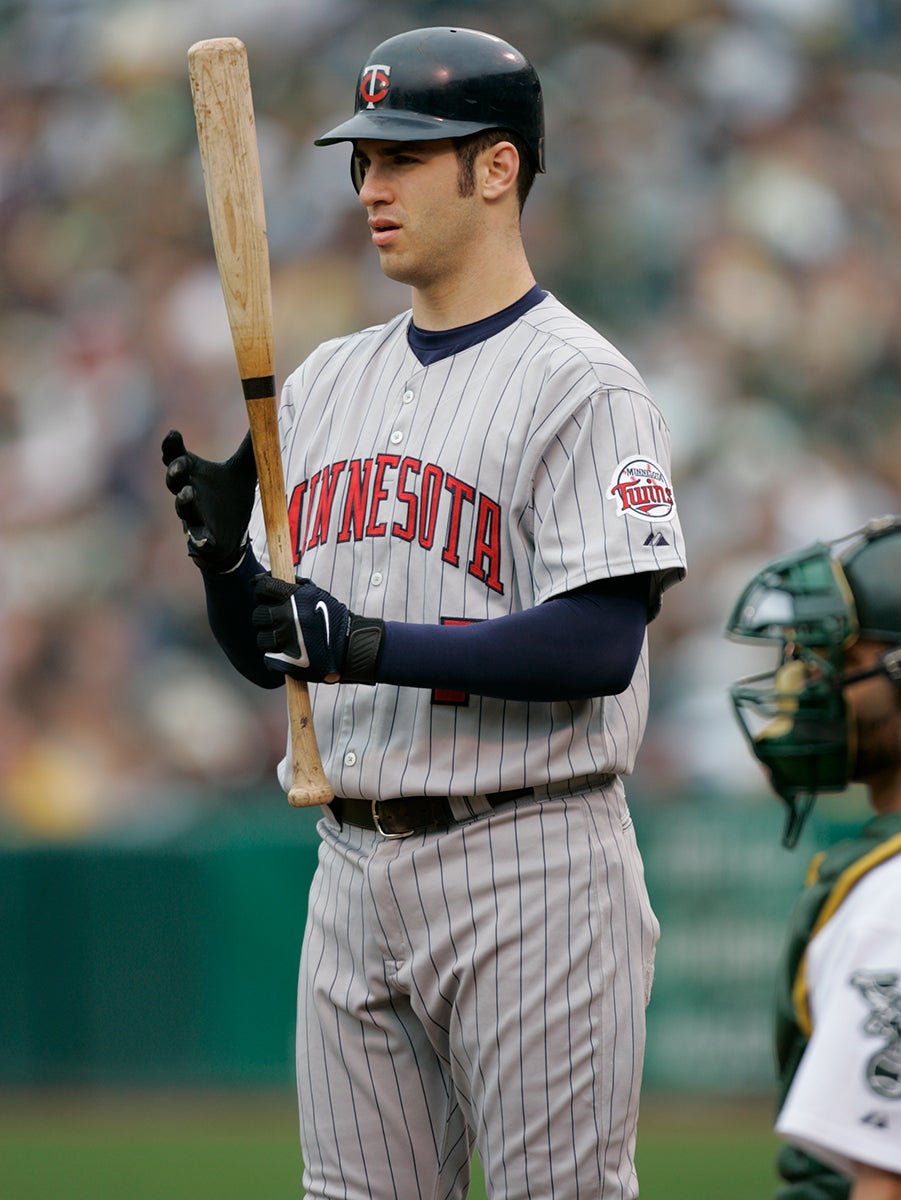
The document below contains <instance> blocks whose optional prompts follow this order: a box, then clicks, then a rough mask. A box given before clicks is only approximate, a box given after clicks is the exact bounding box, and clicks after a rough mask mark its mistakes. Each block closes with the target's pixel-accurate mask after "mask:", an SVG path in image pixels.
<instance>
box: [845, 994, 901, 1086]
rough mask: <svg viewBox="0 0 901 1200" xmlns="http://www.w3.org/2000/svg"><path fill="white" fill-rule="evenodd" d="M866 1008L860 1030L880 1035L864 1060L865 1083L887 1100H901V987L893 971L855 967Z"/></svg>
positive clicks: (874, 1035)
mask: <svg viewBox="0 0 901 1200" xmlns="http://www.w3.org/2000/svg"><path fill="white" fill-rule="evenodd" d="M850 982H851V985H852V987H856V988H857V990H858V991H859V992H860V994H861V996H863V998H864V1000H865V1001H866V1003H867V1005H868V1007H869V1012H868V1013H867V1016H866V1019H865V1020H864V1022H863V1031H864V1033H866V1034H869V1035H870V1036H871V1037H878V1038H881V1039H882V1043H883V1044H882V1046H880V1048H879V1049H878V1050H877V1051H876V1053H875V1054H874V1055H873V1057H872V1058H871V1059H870V1061H869V1062H868V1063H867V1083H868V1084H869V1085H870V1087H871V1088H872V1090H873V1091H874V1092H876V1094H877V1095H879V1096H884V1097H885V1098H886V1099H887V1100H901V988H899V986H898V976H897V974H896V972H894V971H881V972H880V971H857V972H855V973H854V974H853V975H852V976H851V980H850Z"/></svg>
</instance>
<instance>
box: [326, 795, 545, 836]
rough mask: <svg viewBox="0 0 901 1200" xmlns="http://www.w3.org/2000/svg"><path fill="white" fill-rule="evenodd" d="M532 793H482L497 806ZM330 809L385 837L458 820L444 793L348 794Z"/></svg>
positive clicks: (343, 821)
mask: <svg viewBox="0 0 901 1200" xmlns="http://www.w3.org/2000/svg"><path fill="white" fill-rule="evenodd" d="M533 792H534V789H533V788H518V789H517V790H515V791H511V792H486V793H483V794H484V796H485V799H486V800H487V801H488V803H489V804H490V805H491V807H492V808H498V807H500V805H501V804H506V803H507V801H509V800H520V799H522V797H524V796H531V795H532V794H533ZM329 808H330V809H331V810H332V813H333V815H334V816H335V818H336V820H337V821H338V823H339V824H341V825H345V824H347V825H356V826H357V827H358V828H359V829H374V830H375V831H376V833H380V834H381V835H382V836H383V837H387V838H402V837H409V835H410V834H411V833H428V832H429V831H430V830H433V829H447V828H448V827H449V826H451V825H456V824H457V823H458V818H457V817H455V816H454V813H453V810H452V809H451V803H450V799H449V798H448V797H447V796H401V797H398V798H397V799H394V800H352V799H349V798H348V797H347V796H336V797H335V798H334V800H333V801H332V802H331V804H330V805H329Z"/></svg>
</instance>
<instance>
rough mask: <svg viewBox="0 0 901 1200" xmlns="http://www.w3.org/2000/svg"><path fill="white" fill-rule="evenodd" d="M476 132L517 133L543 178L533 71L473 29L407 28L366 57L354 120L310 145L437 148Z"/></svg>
mask: <svg viewBox="0 0 901 1200" xmlns="http://www.w3.org/2000/svg"><path fill="white" fill-rule="evenodd" d="M483 129H510V130H512V131H513V132H514V133H518V134H519V135H520V137H521V138H522V139H523V141H524V142H525V144H526V146H527V147H528V149H529V152H530V154H531V155H532V158H533V160H534V161H533V165H534V167H535V169H536V170H537V171H544V108H543V104H542V99H541V84H540V82H539V80H538V75H537V74H536V72H535V69H534V67H533V66H532V64H531V63H530V62H529V61H528V59H526V58H525V57H524V56H523V55H522V54H521V53H520V52H519V51H518V50H516V49H514V47H513V46H511V45H509V44H508V43H507V42H504V41H502V40H501V39H500V38H498V37H494V36H493V35H491V34H488V33H479V32H478V31H477V30H474V29H446V28H442V27H438V28H433V29H414V30H411V31H410V32H409V33H401V34H398V35H397V36H396V37H392V38H388V40H387V41H385V42H382V43H381V44H380V45H378V46H376V47H375V49H373V50H372V51H370V53H369V54H368V56H367V58H366V63H365V65H364V66H363V69H362V71H361V72H360V77H359V79H358V81H357V91H356V97H355V101H354V115H353V116H352V117H351V118H350V119H349V120H347V121H344V122H343V123H342V124H340V125H336V126H335V128H334V129H330V130H329V131H328V133H325V134H323V135H322V137H320V138H317V139H316V141H315V143H314V144H315V145H317V146H331V145H333V144H334V143H335V142H353V141H356V139H357V138H375V139H380V140H383V141H398V142H411V141H436V140H438V139H439V138H459V137H466V136H467V135H468V134H471V133H478V132H480V131H481V130H483Z"/></svg>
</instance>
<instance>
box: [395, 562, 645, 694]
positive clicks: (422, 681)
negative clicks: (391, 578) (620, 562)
mask: <svg viewBox="0 0 901 1200" xmlns="http://www.w3.org/2000/svg"><path fill="white" fill-rule="evenodd" d="M649 594H650V578H649V576H647V575H631V576H622V577H620V578H618V579H610V580H603V581H599V582H597V583H594V584H589V585H587V586H586V587H584V588H580V589H578V590H577V591H574V592H568V593H567V594H566V595H563V596H557V597H554V598H553V599H551V600H548V601H546V602H545V603H544V604H540V605H538V606H537V607H536V608H530V609H527V610H526V611H524V612H519V613H511V614H509V615H508V616H505V617H497V618H496V619H494V620H490V621H475V622H473V623H471V624H469V625H409V624H405V623H401V622H398V621H388V622H387V623H386V627H385V638H384V643H383V646H382V653H381V657H380V659H379V665H378V670H377V674H376V677H377V679H378V681H379V682H380V683H393V684H398V685H400V686H405V687H427V688H431V687H440V688H446V689H448V690H451V691H462V692H473V693H475V694H477V695H482V696H495V697H499V698H501V699H504V700H534V701H554V700H584V699H587V698H588V697H591V696H614V695H617V694H618V693H619V692H622V691H624V690H625V689H626V688H627V687H628V686H629V681H630V680H631V678H632V673H633V671H634V670H635V665H636V663H637V662H638V656H639V654H640V653H641V647H642V644H643V641H644V633H645V627H646V626H647V621H648V599H649Z"/></svg>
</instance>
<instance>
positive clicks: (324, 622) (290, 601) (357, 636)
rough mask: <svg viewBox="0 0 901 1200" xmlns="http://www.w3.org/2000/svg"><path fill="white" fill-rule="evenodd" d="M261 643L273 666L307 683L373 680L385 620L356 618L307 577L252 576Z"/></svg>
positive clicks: (267, 574)
mask: <svg viewBox="0 0 901 1200" xmlns="http://www.w3.org/2000/svg"><path fill="white" fill-rule="evenodd" d="M252 587H253V600H254V609H253V615H252V617H251V620H252V622H253V625H254V628H255V629H256V630H257V646H258V647H259V649H260V650H262V651H263V658H264V661H265V663H266V665H267V667H269V668H270V669H271V670H273V671H281V672H282V673H284V674H285V675H292V676H293V677H294V678H295V679H303V680H305V681H306V682H308V683H337V682H338V680H339V679H340V680H343V682H345V683H374V682H375V673H376V669H377V666H378V658H379V653H380V651H381V646H382V636H383V634H384V628H385V625H384V622H383V621H379V620H372V619H369V618H366V617H357V616H354V614H353V613H351V612H350V611H349V609H348V608H347V607H346V606H345V605H344V604H342V603H341V601H340V600H336V599H335V597H334V596H332V595H331V594H330V593H329V592H326V591H323V589H322V588H319V587H317V586H316V585H315V583H313V582H312V580H309V579H298V580H297V582H296V583H288V582H287V580H284V579H274V578H273V577H272V575H270V574H269V573H268V572H267V573H265V574H262V575H256V576H254V579H253V581H252Z"/></svg>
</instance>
